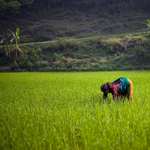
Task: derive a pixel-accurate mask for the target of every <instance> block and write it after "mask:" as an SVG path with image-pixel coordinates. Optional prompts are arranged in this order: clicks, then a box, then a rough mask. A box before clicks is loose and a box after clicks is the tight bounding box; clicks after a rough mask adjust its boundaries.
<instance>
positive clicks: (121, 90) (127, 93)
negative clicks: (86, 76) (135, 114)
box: [100, 77, 133, 101]
mask: <svg viewBox="0 0 150 150" xmlns="http://www.w3.org/2000/svg"><path fill="white" fill-rule="evenodd" d="M100 89H101V91H102V92H103V99H107V95H108V93H112V95H113V99H115V100H116V101H117V99H118V97H121V98H124V99H125V98H126V97H127V98H128V100H129V99H130V100H133V84H132V81H131V80H130V79H127V78H125V77H121V78H119V79H117V80H115V81H114V82H111V83H110V82H107V83H105V84H103V85H102V86H101V87H100Z"/></svg>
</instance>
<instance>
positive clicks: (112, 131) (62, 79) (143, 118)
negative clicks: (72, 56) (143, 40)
mask: <svg viewBox="0 0 150 150" xmlns="http://www.w3.org/2000/svg"><path fill="white" fill-rule="evenodd" d="M119 77H127V78H129V79H131V80H132V82H133V91H134V92H133V100H134V102H133V103H131V102H129V101H128V100H126V101H125V103H123V102H122V101H121V100H119V101H118V102H117V103H115V102H114V101H113V100H112V96H111V95H110V94H109V97H108V100H106V101H103V99H102V92H101V91H100V86H101V85H102V84H104V83H106V82H112V81H114V80H115V79H117V78H119ZM0 149H2V150H8V149H12V150H83V149H84V150H103V149H115V150H119V149H121V150H127V149H136V150H138V149H147V150H148V149H150V71H126V72H121V71H120V72H70V73H61V72H58V73H54V72H53V73H0Z"/></svg>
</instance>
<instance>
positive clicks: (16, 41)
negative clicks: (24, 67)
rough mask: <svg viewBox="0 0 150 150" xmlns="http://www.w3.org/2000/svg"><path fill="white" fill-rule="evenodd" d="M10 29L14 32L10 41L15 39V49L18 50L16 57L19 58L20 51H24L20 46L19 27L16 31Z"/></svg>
mask: <svg viewBox="0 0 150 150" xmlns="http://www.w3.org/2000/svg"><path fill="white" fill-rule="evenodd" d="M8 31H10V32H11V33H12V35H13V38H12V39H11V40H10V42H11V43H12V42H13V41H14V40H15V51H16V55H15V58H16V59H17V57H18V51H20V52H22V50H21V49H20V48H19V46H18V40H19V28H17V29H16V33H14V32H12V31H11V30H9V29H8Z"/></svg>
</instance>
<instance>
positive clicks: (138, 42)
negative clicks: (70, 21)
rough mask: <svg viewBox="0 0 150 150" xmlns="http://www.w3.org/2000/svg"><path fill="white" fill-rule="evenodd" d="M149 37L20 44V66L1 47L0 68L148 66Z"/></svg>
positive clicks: (146, 35) (51, 69)
mask: <svg viewBox="0 0 150 150" xmlns="http://www.w3.org/2000/svg"><path fill="white" fill-rule="evenodd" d="M149 36H150V35H149V34H143V35H138V34H136V35H128V36H127V35H126V36H125V35H120V37H119V36H118V37H114V36H113V37H112V36H107V37H106V36H104V37H103V36H101V37H94V38H84V39H74V38H59V39H58V40H57V41H50V42H39V43H28V44H20V48H21V49H22V50H23V53H20V54H19V57H18V58H17V60H16V61H17V63H18V65H19V67H20V69H19V68H17V67H16V66H14V65H12V62H11V60H9V59H6V58H5V56H4V47H1V53H0V60H1V61H0V65H1V66H2V67H1V71H103V70H132V69H136V70H137V69H138V70H139V69H150V65H149V58H150V53H149V49H150V41H149ZM11 46H12V47H13V45H11ZM4 66H5V67H4ZM8 66H10V67H8Z"/></svg>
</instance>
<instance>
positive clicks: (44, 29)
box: [0, 0, 150, 71]
mask: <svg viewBox="0 0 150 150" xmlns="http://www.w3.org/2000/svg"><path fill="white" fill-rule="evenodd" d="M0 4H2V5H1V6H0V19H1V22H0V27H1V30H0V33H1V34H3V33H4V32H6V31H7V28H9V29H11V30H12V31H15V29H16V27H19V28H20V35H28V38H20V40H19V41H20V43H26V44H19V47H20V49H21V50H22V51H23V53H18V58H17V60H16V62H17V63H18V66H19V68H18V67H16V66H15V65H14V62H12V59H8V58H6V55H5V46H4V45H3V46H1V47H0V70H1V71H100V70H129V69H149V57H150V56H149V33H148V34H144V33H143V32H144V31H145V29H146V25H145V23H146V21H147V19H149V18H150V15H149V11H150V10H149V6H150V5H149V4H150V1H144V2H143V1H142V0H138V1H135V0H132V1H131V0H123V1H121V0H105V1H102V0H101V1H99V0H86V1H85V0H80V1H79V0H77V1H73V0H71V1H63V0H43V1H40V0H36V1H35V0H32V1H28V0H25V1H22V0H17V1H15V2H14V1H11V2H7V1H4V0H0ZM44 41H45V42H44ZM46 41H47V42H46ZM10 49H11V50H12V51H11V53H12V58H13V57H15V52H14V51H13V49H15V48H14V45H10Z"/></svg>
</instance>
